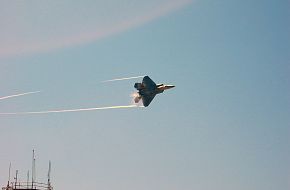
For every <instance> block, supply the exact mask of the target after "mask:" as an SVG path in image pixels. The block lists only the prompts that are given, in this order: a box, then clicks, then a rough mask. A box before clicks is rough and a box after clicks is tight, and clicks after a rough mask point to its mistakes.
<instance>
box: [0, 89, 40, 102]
mask: <svg viewBox="0 0 290 190" xmlns="http://www.w3.org/2000/svg"><path fill="white" fill-rule="evenodd" d="M39 92H40V91H34V92H25V93H21V94H14V95H9V96H3V97H0V100H4V99H8V98H14V97H18V96H24V95H28V94H35V93H39Z"/></svg>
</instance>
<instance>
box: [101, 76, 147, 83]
mask: <svg viewBox="0 0 290 190" xmlns="http://www.w3.org/2000/svg"><path fill="white" fill-rule="evenodd" d="M142 77H144V75H142V76H136V77H126V78H118V79H111V80H105V81H102V82H113V81H120V80H129V79H137V78H142Z"/></svg>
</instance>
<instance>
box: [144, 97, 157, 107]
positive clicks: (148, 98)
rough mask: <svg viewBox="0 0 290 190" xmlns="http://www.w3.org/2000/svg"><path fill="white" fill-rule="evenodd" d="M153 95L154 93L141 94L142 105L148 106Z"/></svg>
mask: <svg viewBox="0 0 290 190" xmlns="http://www.w3.org/2000/svg"><path fill="white" fill-rule="evenodd" d="M154 97H155V94H154V95H151V96H148V95H147V96H142V102H143V106H145V107H147V106H149V104H150V103H151V102H152V100H153V98H154Z"/></svg>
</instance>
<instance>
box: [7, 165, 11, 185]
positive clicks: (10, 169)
mask: <svg viewBox="0 0 290 190" xmlns="http://www.w3.org/2000/svg"><path fill="white" fill-rule="evenodd" d="M10 173H11V162H10V163H9V174H8V183H7V187H9V184H10Z"/></svg>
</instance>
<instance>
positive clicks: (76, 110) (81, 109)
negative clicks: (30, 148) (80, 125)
mask: <svg viewBox="0 0 290 190" xmlns="http://www.w3.org/2000/svg"><path fill="white" fill-rule="evenodd" d="M137 107H143V106H137V105H128V106H108V107H96V108H80V109H66V110H50V111H33V112H7V113H0V115H27V114H48V113H65V112H81V111H95V110H107V109H125V108H137Z"/></svg>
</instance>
